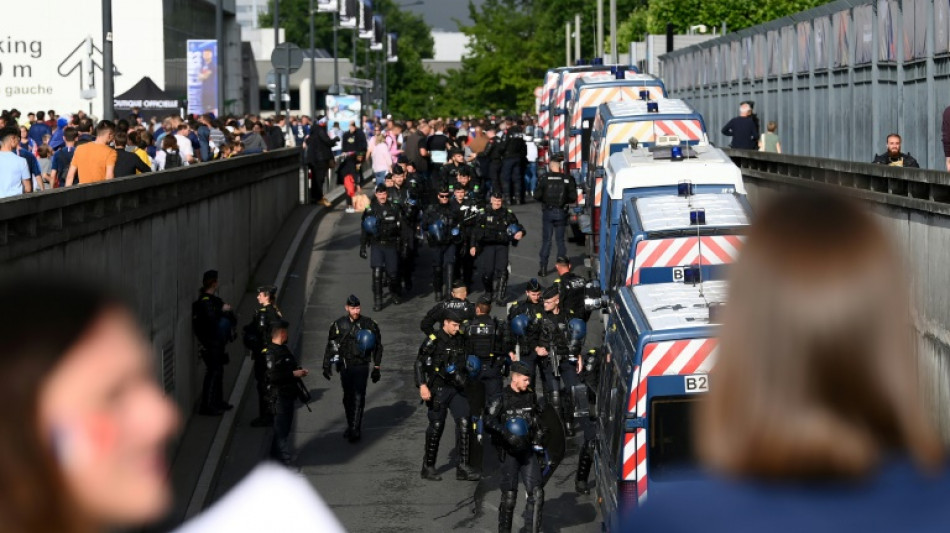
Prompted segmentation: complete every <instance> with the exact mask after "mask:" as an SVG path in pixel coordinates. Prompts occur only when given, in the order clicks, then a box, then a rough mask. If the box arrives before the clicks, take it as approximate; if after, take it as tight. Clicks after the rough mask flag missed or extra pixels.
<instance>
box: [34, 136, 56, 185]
mask: <svg viewBox="0 0 950 533" xmlns="http://www.w3.org/2000/svg"><path fill="white" fill-rule="evenodd" d="M52 156H53V149H52V148H50V147H49V145H48V144H44V145H41V146H40V147H39V148H37V149H36V162H37V163H38V164H39V165H40V179H39V181H38V183H34V184H33V189H34V190H39V191H42V190H44V189H52V188H53V180H52V178H51V177H50V173H51V172H52V169H53V158H52Z"/></svg>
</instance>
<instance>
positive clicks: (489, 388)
mask: <svg viewBox="0 0 950 533" xmlns="http://www.w3.org/2000/svg"><path fill="white" fill-rule="evenodd" d="M464 331H465V348H466V349H465V353H466V354H469V355H477V356H478V358H479V359H480V360H481V362H482V371H481V373H480V374H479V376H478V378H479V380H480V381H481V382H482V383H483V384H484V385H485V401H486V402H489V403H490V402H491V401H492V400H493V399H495V398H496V397H498V395H500V394H501V385H502V383H501V381H502V375H504V374H505V373H506V370H505V367H506V366H507V364H508V361H509V359H508V352H507V350H506V347H507V346H506V344H505V328H504V326H503V325H502V324H501V323H499V321H498V319H496V318H494V317H492V316H491V315H487V314H486V315H476V316H475V318H473V319H471V320H469V321H468V323H466V324H465V327H464Z"/></svg>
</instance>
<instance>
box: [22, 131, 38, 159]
mask: <svg viewBox="0 0 950 533" xmlns="http://www.w3.org/2000/svg"><path fill="white" fill-rule="evenodd" d="M37 146H39V144H38V143H36V142H34V141H33V139H31V138H30V129H29V128H27V127H26V126H20V144H19V149H20V150H23V151H25V152H30V153H31V154H35V153H36V148H37Z"/></svg>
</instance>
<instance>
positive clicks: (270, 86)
mask: <svg viewBox="0 0 950 533" xmlns="http://www.w3.org/2000/svg"><path fill="white" fill-rule="evenodd" d="M264 80H265V81H264V83H265V85H267V90H269V91H271V92H274V91H276V90H277V74H276V73H275V72H274V71H273V70H269V71H267V75H266V76H265V78H264ZM280 87H281V89H283V90H287V89H289V88H290V76H289V75H288V74H287V73H286V72H281V74H280Z"/></svg>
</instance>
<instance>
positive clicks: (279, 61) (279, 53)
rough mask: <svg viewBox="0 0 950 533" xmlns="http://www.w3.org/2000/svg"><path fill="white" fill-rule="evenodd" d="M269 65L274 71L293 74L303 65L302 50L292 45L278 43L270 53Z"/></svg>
mask: <svg viewBox="0 0 950 533" xmlns="http://www.w3.org/2000/svg"><path fill="white" fill-rule="evenodd" d="M270 63H271V65H273V67H274V70H277V71H281V72H289V73H291V74H293V73H294V72H297V71H298V70H300V66H301V65H303V50H301V49H300V47H299V46H297V45H295V44H293V43H280V44H278V45H277V46H276V47H275V48H274V51H273V52H271V55H270Z"/></svg>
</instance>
